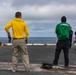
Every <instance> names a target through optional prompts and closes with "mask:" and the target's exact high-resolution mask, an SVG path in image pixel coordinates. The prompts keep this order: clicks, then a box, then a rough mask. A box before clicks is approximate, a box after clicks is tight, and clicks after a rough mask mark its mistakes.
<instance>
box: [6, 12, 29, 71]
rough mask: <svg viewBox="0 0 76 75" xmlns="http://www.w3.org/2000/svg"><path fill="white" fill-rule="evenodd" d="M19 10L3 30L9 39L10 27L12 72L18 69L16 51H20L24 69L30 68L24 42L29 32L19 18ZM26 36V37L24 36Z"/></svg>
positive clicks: (20, 15)
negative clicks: (10, 29)
mask: <svg viewBox="0 0 76 75" xmlns="http://www.w3.org/2000/svg"><path fill="white" fill-rule="evenodd" d="M21 18H22V14H21V12H16V13H15V19H14V20H12V21H10V22H9V23H8V24H6V26H5V30H6V32H7V34H8V38H9V39H11V35H10V31H9V28H12V38H13V56H12V63H13V70H12V71H13V72H16V71H17V70H18V52H19V51H20V52H21V55H22V61H23V64H24V66H25V69H26V71H28V70H29V69H30V65H29V55H28V51H27V47H26V44H27V43H28V38H29V32H28V27H27V24H26V22H24V21H23V20H21ZM25 37H26V38H25Z"/></svg>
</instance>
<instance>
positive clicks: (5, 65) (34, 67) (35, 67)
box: [0, 62, 76, 74]
mask: <svg viewBox="0 0 76 75" xmlns="http://www.w3.org/2000/svg"><path fill="white" fill-rule="evenodd" d="M18 65H19V66H18V70H19V71H25V68H24V66H23V63H19V64H18ZM30 67H31V68H30V71H37V72H59V73H75V74H76V65H70V67H69V69H50V70H46V69H41V68H40V67H41V64H30ZM0 70H12V63H11V62H0Z"/></svg>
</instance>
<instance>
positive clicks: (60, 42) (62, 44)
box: [53, 39, 69, 66]
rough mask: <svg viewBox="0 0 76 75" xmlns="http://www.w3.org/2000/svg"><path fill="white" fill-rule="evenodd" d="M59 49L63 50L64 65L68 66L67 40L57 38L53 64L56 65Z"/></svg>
mask: <svg viewBox="0 0 76 75" xmlns="http://www.w3.org/2000/svg"><path fill="white" fill-rule="evenodd" d="M61 50H63V52H64V61H65V62H64V66H68V64H69V40H68V39H67V40H58V42H57V44H56V50H55V58H54V61H53V65H58V60H59V56H60V53H61Z"/></svg>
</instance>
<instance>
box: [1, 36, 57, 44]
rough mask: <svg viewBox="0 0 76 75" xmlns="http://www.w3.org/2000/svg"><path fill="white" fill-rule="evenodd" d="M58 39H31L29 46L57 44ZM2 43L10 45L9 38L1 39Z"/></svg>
mask: <svg viewBox="0 0 76 75" xmlns="http://www.w3.org/2000/svg"><path fill="white" fill-rule="evenodd" d="M56 40H57V39H56V37H30V38H29V39H28V43H29V44H55V43H56ZM0 42H2V43H3V44H4V43H8V38H7V37H0Z"/></svg>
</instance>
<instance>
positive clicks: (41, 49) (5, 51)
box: [0, 45, 76, 75]
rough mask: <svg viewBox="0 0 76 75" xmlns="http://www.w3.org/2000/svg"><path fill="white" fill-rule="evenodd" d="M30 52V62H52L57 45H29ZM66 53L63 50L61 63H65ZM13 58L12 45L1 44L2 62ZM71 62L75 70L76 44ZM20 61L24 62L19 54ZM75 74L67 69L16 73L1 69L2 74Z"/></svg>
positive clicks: (8, 61) (70, 52)
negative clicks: (66, 70)
mask: <svg viewBox="0 0 76 75" xmlns="http://www.w3.org/2000/svg"><path fill="white" fill-rule="evenodd" d="M27 48H28V52H29V58H30V64H41V63H44V62H46V63H52V62H53V59H54V52H55V45H51V46H27ZM63 57H64V55H63V52H61V55H60V58H59V65H64V58H63ZM11 58H12V46H0V62H4V63H10V62H11V60H12V59H11ZM69 60H70V61H69V62H70V63H69V64H70V65H71V67H72V66H73V69H74V70H75V69H76V68H75V66H76V51H75V46H72V48H71V49H70V51H69ZM19 63H22V59H21V55H20V54H19ZM10 74H11V75H13V74H14V75H15V74H16V75H27V74H28V75H55V74H56V75H73V74H76V73H75V72H72V71H71V72H70V73H68V72H65V71H50V72H48V71H46V72H42V71H41V72H39V71H30V72H28V73H27V72H26V71H20V70H19V71H18V72H16V73H13V72H12V71H11V70H8V69H6V70H4V69H3V70H2V69H1V70H0V75H10Z"/></svg>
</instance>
